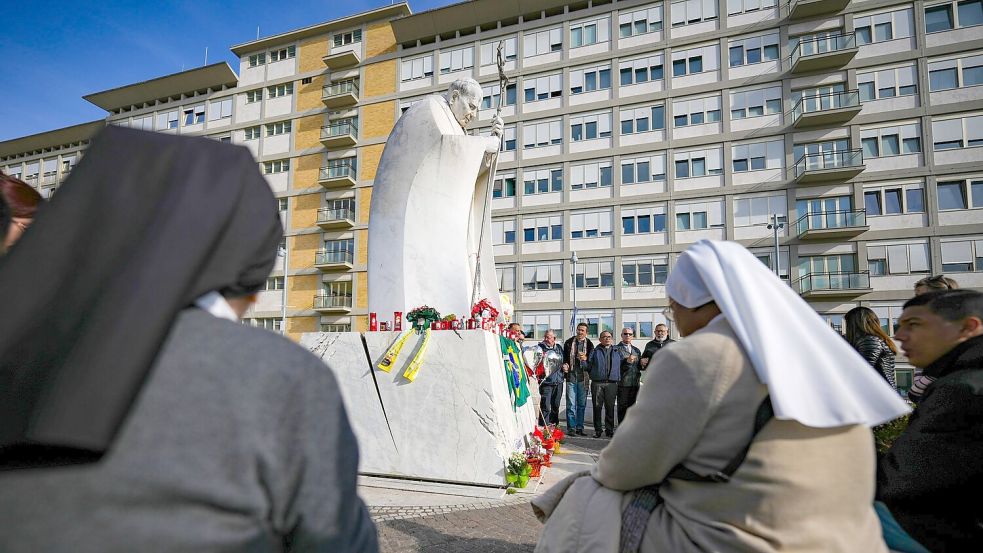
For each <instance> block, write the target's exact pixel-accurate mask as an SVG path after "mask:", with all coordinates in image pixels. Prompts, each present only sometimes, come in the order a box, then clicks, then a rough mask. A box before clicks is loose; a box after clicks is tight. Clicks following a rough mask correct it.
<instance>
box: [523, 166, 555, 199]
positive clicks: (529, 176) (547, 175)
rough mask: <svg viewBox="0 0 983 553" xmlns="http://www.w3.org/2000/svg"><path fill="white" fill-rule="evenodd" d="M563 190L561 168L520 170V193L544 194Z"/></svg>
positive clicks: (528, 194) (527, 194)
mask: <svg viewBox="0 0 983 553" xmlns="http://www.w3.org/2000/svg"><path fill="white" fill-rule="evenodd" d="M561 190H563V169H561V168H559V167H555V168H554V167H551V168H547V169H526V170H524V171H523V172H522V193H523V195H526V196H530V195H532V194H546V193H547V192H560V191H561Z"/></svg>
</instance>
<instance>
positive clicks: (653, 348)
mask: <svg viewBox="0 0 983 553" xmlns="http://www.w3.org/2000/svg"><path fill="white" fill-rule="evenodd" d="M667 311H668V309H667ZM666 318H668V317H666ZM673 342H675V340H673V339H672V338H670V337H669V327H667V326H666V325H664V324H662V323H659V324H657V325H655V338H653V339H652V340H649V343H647V344H645V351H643V352H642V359H641V369H642V370H643V371H644V370H645V368H646V367H648V364H649V363H650V362H651V360H652V356H653V355H655V352H657V351H659V350H660V349H662V348H664V347H666V346H668V345H669V344H671V343H673Z"/></svg>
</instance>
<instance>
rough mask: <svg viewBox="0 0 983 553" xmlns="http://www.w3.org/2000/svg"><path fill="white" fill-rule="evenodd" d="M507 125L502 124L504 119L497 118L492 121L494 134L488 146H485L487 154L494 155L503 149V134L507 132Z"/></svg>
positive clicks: (492, 133) (489, 139)
mask: <svg viewBox="0 0 983 553" xmlns="http://www.w3.org/2000/svg"><path fill="white" fill-rule="evenodd" d="M504 129H505V125H504V123H503V122H502V118H501V117H499V116H497V115H496V116H495V118H494V119H492V132H491V136H490V137H488V144H487V145H486V146H485V153H486V154H494V153H495V152H497V151H499V149H501V147H502V134H503V133H504V132H505V131H504Z"/></svg>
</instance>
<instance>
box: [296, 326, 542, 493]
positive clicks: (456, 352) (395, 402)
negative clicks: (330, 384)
mask: <svg viewBox="0 0 983 553" xmlns="http://www.w3.org/2000/svg"><path fill="white" fill-rule="evenodd" d="M398 335H399V333H397V332H366V333H364V334H360V333H357V332H342V333H338V332H319V333H310V334H305V335H304V336H303V337H302V338H301V345H303V346H304V347H306V348H308V349H309V350H311V351H312V352H313V353H314V354H315V355H317V356H319V357H321V358H322V359H323V360H324V362H325V363H326V364H327V365H328V366H329V367H331V369H333V370H334V372H335V374H336V375H337V377H338V382H339V385H340V386H341V392H342V396H343V398H344V401H345V407H346V409H347V410H348V416H349V419H351V421H352V426H353V428H354V431H355V435H356V437H357V438H358V443H359V451H360V460H359V472H360V473H362V474H367V475H380V476H392V477H403V478H419V479H427V480H438V481H446V482H456V483H467V484H482V485H495V486H504V485H505V463H506V461H507V460H508V457H509V455H511V454H512V453H513V452H515V451H517V450H521V449H523V448H524V442H523V437H524V436H525V435H527V434H528V433H529V432H531V431H532V430H533V429H534V428H535V425H536V410H535V406H534V404H533V401H532V399H531V398H530V400H529V401H527V402H526V404H525V405H523V406H522V407H517V408H513V404H512V398H511V396H510V395H509V384H508V382H507V380H506V373H505V368H504V366H503V363H502V355H501V350H500V347H499V338H498V336H497V335H495V334H492V333H490V332H486V331H483V330H466V331H460V332H454V331H449V330H445V331H434V332H432V333H431V338H430V343H429V345H428V348H427V351H426V352H425V353H424V362H423V365H422V367H421V368H420V370H419V373H418V374H417V376H416V379H415V380H414V381H413V382H410V381H409V380H407V379H405V378H404V377H403V376H402V375H403V372H404V371H405V370H406V367H407V366H408V365H409V363H410V360H411V359H412V358H413V356H414V355H415V354H416V351H417V350H418V349H419V346H420V343H421V342H422V339H423V336H422V335H419V336H417V335H414V336H411V337H410V338H409V340H408V342H407V343H406V345H405V346H404V347H403V350H402V353H401V354H400V356H399V358H398V360H397V361H396V363H395V364H394V366H393V368H392V370H391V371H390V372H388V373H387V372H383V371H381V370H379V369H378V368H376V365H377V364H378V363H379V361H380V360H381V359H382V357H383V356H384V355H385V353H386V351H387V350H388V348H389V346H390V345H391V344H392V343H393V342H395V340H396V338H397V336H398ZM531 386H535V384H534V383H533V384H531Z"/></svg>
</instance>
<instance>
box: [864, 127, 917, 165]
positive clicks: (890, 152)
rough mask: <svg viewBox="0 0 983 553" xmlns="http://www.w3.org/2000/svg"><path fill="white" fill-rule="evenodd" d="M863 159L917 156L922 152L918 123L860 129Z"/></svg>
mask: <svg viewBox="0 0 983 553" xmlns="http://www.w3.org/2000/svg"><path fill="white" fill-rule="evenodd" d="M860 143H861V145H862V147H863V151H864V158H877V157H888V156H898V155H908V154H917V153H919V152H921V151H922V144H921V132H920V131H919V128H918V123H910V124H907V125H895V126H892V127H880V128H876V129H860Z"/></svg>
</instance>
